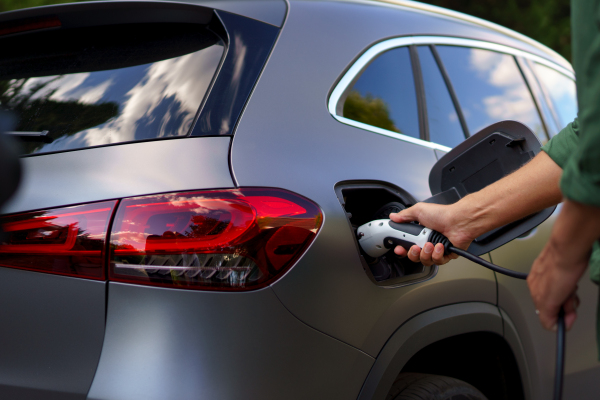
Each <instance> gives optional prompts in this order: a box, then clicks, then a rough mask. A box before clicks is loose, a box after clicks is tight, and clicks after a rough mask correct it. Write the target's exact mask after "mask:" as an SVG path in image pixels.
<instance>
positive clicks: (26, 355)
mask: <svg viewBox="0 0 600 400" xmlns="http://www.w3.org/2000/svg"><path fill="white" fill-rule="evenodd" d="M105 292H106V284H105V283H104V282H102V281H101V282H98V281H92V280H88V279H78V278H70V277H65V276H56V275H50V274H40V273H36V272H30V271H22V270H15V269H10V268H0V304H1V305H2V307H0V354H1V355H0V397H1V398H3V399H11V400H19V399H24V400H42V399H43V400H46V399H83V398H85V396H86V394H87V392H88V390H89V387H90V384H91V382H92V379H93V377H94V373H95V371H96V366H97V365H98V359H99V358H100V351H101V350H102V342H103V338H104V316H105Z"/></svg>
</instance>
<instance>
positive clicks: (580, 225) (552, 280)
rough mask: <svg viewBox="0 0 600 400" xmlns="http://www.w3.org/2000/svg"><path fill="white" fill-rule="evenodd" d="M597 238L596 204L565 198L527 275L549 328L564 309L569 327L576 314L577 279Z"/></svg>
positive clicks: (598, 217)
mask: <svg viewBox="0 0 600 400" xmlns="http://www.w3.org/2000/svg"><path fill="white" fill-rule="evenodd" d="M599 238H600V207H595V206H590V205H585V204H581V203H577V202H574V201H571V200H568V199H565V201H564V203H563V206H562V210H561V212H560V214H559V216H558V218H556V222H555V223H554V226H553V227H552V234H551V235H550V239H549V240H548V243H546V246H544V249H543V250H542V252H541V253H540V255H539V256H538V257H537V258H536V259H535V261H534V262H533V266H532V267H531V272H530V273H529V277H528V278H527V285H528V286H529V291H530V292H531V297H532V298H533V302H534V303H535V307H536V310H537V311H538V314H539V317H540V322H541V323H542V326H543V327H544V328H546V329H550V330H553V329H554V328H555V326H556V323H557V320H558V312H559V311H560V308H561V307H563V308H564V310H565V325H566V327H567V329H570V328H571V326H573V323H574V322H575V319H576V318H577V311H576V309H577V306H578V305H579V298H578V297H577V295H576V293H575V292H576V290H577V282H578V281H579V279H580V278H581V276H582V275H583V273H584V272H585V269H586V268H587V265H588V262H589V258H590V254H591V251H592V245H593V243H594V242H595V241H596V240H598V239H599Z"/></svg>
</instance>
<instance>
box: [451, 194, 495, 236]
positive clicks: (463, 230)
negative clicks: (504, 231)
mask: <svg viewBox="0 0 600 400" xmlns="http://www.w3.org/2000/svg"><path fill="white" fill-rule="evenodd" d="M455 205H456V210H455V211H456V212H455V213H453V215H454V218H453V221H452V222H451V224H452V226H454V227H455V230H456V231H457V232H460V234H461V235H463V236H464V237H465V238H467V239H468V240H470V241H473V240H475V238H477V237H479V236H481V235H483V234H484V233H486V232H488V231H489V230H491V229H494V227H488V226H489V225H490V210H489V207H486V206H484V205H482V204H481V203H480V201H479V199H477V196H476V195H467V196H465V197H463V198H462V199H461V200H459V201H458V202H457V203H455Z"/></svg>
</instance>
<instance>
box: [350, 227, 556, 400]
mask: <svg viewBox="0 0 600 400" xmlns="http://www.w3.org/2000/svg"><path fill="white" fill-rule="evenodd" d="M356 236H357V238H358V243H359V244H360V247H361V248H362V249H363V250H364V252H365V253H367V254H368V255H369V256H371V257H373V258H377V257H381V256H383V255H384V254H385V253H387V252H388V251H390V250H391V249H392V248H394V247H396V246H398V245H400V246H402V247H404V248H405V249H410V247H411V246H413V245H415V244H416V245H417V246H419V247H421V248H423V246H425V243H427V242H431V243H433V245H434V246H435V245H436V244H438V243H442V244H443V245H444V254H446V255H448V254H450V253H454V254H458V255H459V256H461V257H464V258H466V259H468V260H471V261H473V262H475V263H477V264H479V265H482V266H484V267H486V268H489V269H491V270H492V271H495V272H498V273H499V274H503V275H506V276H510V277H512V278H516V279H527V275H528V274H526V273H524V272H518V271H512V270H510V269H506V268H502V267H500V266H498V265H496V264H492V263H491V262H489V261H486V260H484V259H483V258H481V257H478V256H476V255H474V254H471V253H469V252H468V251H466V250H462V249H459V248H457V247H454V246H453V245H452V243H451V242H450V240H448V238H447V237H446V236H444V235H442V234H441V233H439V232H437V231H434V230H432V229H429V228H425V227H424V226H422V225H418V224H411V223H397V222H394V221H391V220H389V219H378V220H374V221H371V222H367V223H366V224H364V225H361V226H359V227H358V229H357V230H356ZM565 332H566V328H565V311H564V309H563V308H562V307H561V309H560V311H559V313H558V331H557V335H556V370H555V376H554V397H553V398H554V400H561V399H562V386H563V376H564V367H565V336H566V335H565Z"/></svg>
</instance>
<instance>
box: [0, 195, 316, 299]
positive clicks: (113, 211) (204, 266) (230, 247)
mask: <svg viewBox="0 0 600 400" xmlns="http://www.w3.org/2000/svg"><path fill="white" fill-rule="evenodd" d="M322 220H323V218H322V213H321V211H320V209H319V207H318V206H317V205H316V204H315V203H313V202H311V201H310V200H308V199H306V198H304V197H301V196H299V195H297V194H294V193H291V192H288V191H285V190H281V189H263V188H242V189H225V190H206V191H196V192H185V193H169V194H159V195H151V196H141V197H132V198H125V199H122V200H120V201H117V200H113V201H105V202H100V203H93V204H84V205H77V206H72V207H63V208H55V209H50V210H41V211H34V212H28V213H21V214H13V215H6V216H2V217H0V224H2V227H3V229H4V231H5V238H4V240H3V241H2V243H0V266H3V267H10V268H20V269H27V270H31V271H38V272H47V273H54V274H60V275H68V276H75V277H81V278H88V279H106V277H107V275H108V280H111V281H118V282H126V283H135V284H144V285H152V286H163V287H173V288H185V289H200V290H234V291H239V290H252V289H257V288H260V287H264V286H266V285H268V284H270V283H272V282H273V281H274V280H276V279H277V278H278V277H280V276H282V275H283V274H284V273H285V271H287V270H288V269H289V267H291V265H293V264H294V262H295V261H296V260H297V259H298V258H299V257H300V256H301V255H302V254H303V253H304V251H305V250H306V249H307V248H308V246H309V245H310V243H311V242H312V240H313V239H314V238H315V236H316V234H317V232H318V230H319V228H320V227H321V224H322ZM111 221H112V229H111V231H110V232H109V231H108V227H109V223H110V222H111Z"/></svg>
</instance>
